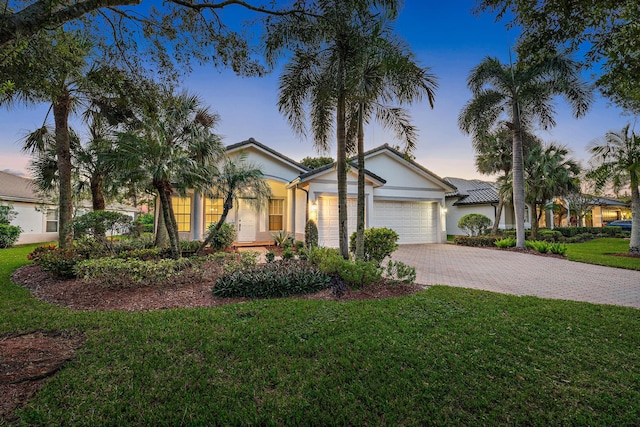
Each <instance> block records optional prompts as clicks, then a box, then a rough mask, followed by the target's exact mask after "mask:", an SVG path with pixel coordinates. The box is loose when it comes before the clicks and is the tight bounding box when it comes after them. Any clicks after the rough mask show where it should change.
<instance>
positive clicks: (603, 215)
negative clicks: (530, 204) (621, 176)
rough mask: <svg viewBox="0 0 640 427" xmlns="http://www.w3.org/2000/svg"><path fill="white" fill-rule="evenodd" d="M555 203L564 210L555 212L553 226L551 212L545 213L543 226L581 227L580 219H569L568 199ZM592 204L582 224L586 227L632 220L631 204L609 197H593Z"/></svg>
mask: <svg viewBox="0 0 640 427" xmlns="http://www.w3.org/2000/svg"><path fill="white" fill-rule="evenodd" d="M554 203H555V204H556V205H557V206H561V207H562V209H561V210H556V211H555V212H553V224H551V221H550V218H551V217H552V215H548V213H549V211H545V212H544V214H543V215H542V218H541V220H540V224H541V226H545V227H554V226H555V227H567V226H568V225H571V226H575V225H580V224H577V222H578V219H577V218H576V217H575V216H574V215H572V216H571V218H567V200H566V199H564V198H557V199H556V200H555V201H554ZM590 203H591V205H592V208H591V211H590V212H589V213H588V214H587V215H585V217H584V224H582V225H584V226H586V227H603V226H604V225H606V224H607V223H609V222H611V221H616V220H619V219H629V218H631V205H630V204H629V203H624V202H621V201H620V200H617V199H612V198H609V197H593V199H592V200H591V201H590ZM572 211H573V209H572ZM547 218H549V220H547Z"/></svg>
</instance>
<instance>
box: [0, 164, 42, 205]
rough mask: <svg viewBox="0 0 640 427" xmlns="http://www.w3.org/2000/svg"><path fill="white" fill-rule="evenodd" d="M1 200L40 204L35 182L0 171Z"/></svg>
mask: <svg viewBox="0 0 640 427" xmlns="http://www.w3.org/2000/svg"><path fill="white" fill-rule="evenodd" d="M0 199H2V200H8V201H17V202H39V201H41V200H42V198H41V197H40V196H38V194H37V192H36V188H35V185H34V184H33V180H31V179H29V178H24V177H22V176H18V175H13V174H11V173H7V172H2V171H0Z"/></svg>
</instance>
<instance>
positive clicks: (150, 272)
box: [75, 257, 192, 288]
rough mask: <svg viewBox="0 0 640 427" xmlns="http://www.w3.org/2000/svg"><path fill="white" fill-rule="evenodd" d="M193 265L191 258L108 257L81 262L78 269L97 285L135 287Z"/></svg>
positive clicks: (165, 278) (79, 275)
mask: <svg viewBox="0 0 640 427" xmlns="http://www.w3.org/2000/svg"><path fill="white" fill-rule="evenodd" d="M190 267H192V263H191V261H190V260H189V259H188V258H180V259H161V260H158V261H143V260H140V259H135V258H129V259H121V258H113V257H104V258H98V259H90V260H85V261H82V262H79V263H78V264H77V265H76V266H75V273H76V275H77V276H78V277H82V278H83V279H84V280H86V281H88V282H90V283H91V284H92V285H95V286H100V287H104V288H132V287H141V286H153V285H157V284H158V283H161V282H163V281H165V280H167V279H169V278H172V277H176V276H179V275H180V274H182V272H184V271H185V270H187V269H188V268H190Z"/></svg>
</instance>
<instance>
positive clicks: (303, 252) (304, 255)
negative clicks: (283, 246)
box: [297, 248, 309, 261]
mask: <svg viewBox="0 0 640 427" xmlns="http://www.w3.org/2000/svg"><path fill="white" fill-rule="evenodd" d="M297 252H298V259H301V260H303V261H307V260H308V259H309V251H308V250H307V249H305V248H300V249H298V251H297Z"/></svg>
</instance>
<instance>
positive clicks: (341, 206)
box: [336, 90, 349, 259]
mask: <svg viewBox="0 0 640 427" xmlns="http://www.w3.org/2000/svg"><path fill="white" fill-rule="evenodd" d="M345 109H346V98H345V95H344V90H341V91H340V94H339V95H338V103H337V107H336V128H337V131H336V134H337V139H338V143H337V147H338V148H337V150H338V152H337V153H336V159H337V160H336V164H337V169H338V239H339V240H338V242H339V247H340V255H342V257H343V258H344V259H349V230H348V228H347V224H348V222H347V141H346V132H345V126H346V123H345V122H346V117H345Z"/></svg>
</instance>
